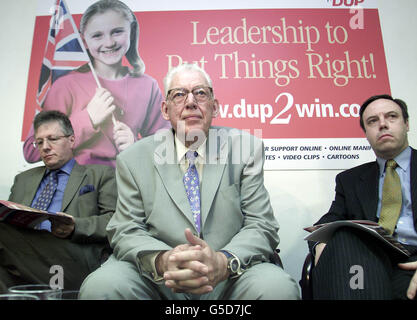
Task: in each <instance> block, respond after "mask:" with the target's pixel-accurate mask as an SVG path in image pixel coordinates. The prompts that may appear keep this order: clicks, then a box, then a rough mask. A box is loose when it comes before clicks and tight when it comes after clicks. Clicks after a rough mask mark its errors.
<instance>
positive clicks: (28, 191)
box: [22, 166, 46, 206]
mask: <svg viewBox="0 0 417 320" xmlns="http://www.w3.org/2000/svg"><path fill="white" fill-rule="evenodd" d="M45 171H46V167H44V166H43V167H39V169H38V170H37V171H36V172H35V174H34V175H33V177H32V178H31V179H30V180H28V182H27V183H25V187H24V190H25V194H24V195H23V201H22V204H24V205H27V206H30V205H31V204H32V201H33V199H34V198H35V195H36V191H38V188H39V185H40V183H41V181H42V178H43V176H44V174H45Z"/></svg>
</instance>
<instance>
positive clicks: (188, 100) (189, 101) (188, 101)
mask: <svg viewBox="0 0 417 320" xmlns="http://www.w3.org/2000/svg"><path fill="white" fill-rule="evenodd" d="M190 96H191V97H190ZM184 104H185V107H186V108H196V106H197V105H196V101H195V98H194V95H193V93H192V92H189V93H188V95H187V96H186V97H185V101H184Z"/></svg>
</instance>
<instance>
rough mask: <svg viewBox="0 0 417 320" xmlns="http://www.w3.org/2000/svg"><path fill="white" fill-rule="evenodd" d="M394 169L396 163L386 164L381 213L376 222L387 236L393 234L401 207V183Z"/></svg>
mask: <svg viewBox="0 0 417 320" xmlns="http://www.w3.org/2000/svg"><path fill="white" fill-rule="evenodd" d="M396 167H397V163H396V162H395V161H394V160H388V161H387V162H386V165H385V178H384V186H383V189H382V205H381V213H380V217H379V222H378V223H379V224H380V225H381V226H382V227H383V228H384V229H385V230H387V231H388V232H389V234H393V233H394V230H395V226H396V224H397V220H398V218H399V216H400V212H401V205H402V193H401V182H400V177H399V176H398V173H397V172H396V171H395V168H396Z"/></svg>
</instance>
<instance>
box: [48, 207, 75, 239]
mask: <svg viewBox="0 0 417 320" xmlns="http://www.w3.org/2000/svg"><path fill="white" fill-rule="evenodd" d="M56 215H57V216H58V217H57V218H56V219H54V218H50V221H51V233H52V234H53V235H54V236H55V237H58V238H61V239H65V238H68V237H69V236H70V235H71V234H72V232H73V231H74V229H75V220H74V217H73V216H71V215H69V214H66V213H64V212H57V213H56ZM59 216H62V217H69V218H71V222H70V223H64V222H63V221H62V220H61V219H59Z"/></svg>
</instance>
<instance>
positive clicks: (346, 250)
mask: <svg viewBox="0 0 417 320" xmlns="http://www.w3.org/2000/svg"><path fill="white" fill-rule="evenodd" d="M360 125H361V127H362V129H363V130H364V132H365V135H366V138H367V140H368V141H369V143H370V145H371V147H372V149H373V151H374V152H375V155H376V156H377V159H376V161H374V162H370V163H365V164H363V165H360V166H357V167H355V168H352V169H349V170H346V171H344V172H342V173H340V174H338V175H337V177H336V196H335V199H334V201H333V203H332V205H331V207H330V210H329V212H328V213H327V214H325V215H324V216H323V217H322V218H321V219H320V220H319V221H318V222H317V223H316V224H321V223H328V222H332V221H337V220H371V221H377V222H378V223H379V224H380V225H381V226H382V227H384V229H386V230H387V231H388V232H389V233H390V234H392V235H393V236H394V237H395V238H396V239H397V240H398V241H399V242H400V243H402V244H403V245H404V246H405V247H406V249H408V251H409V252H410V253H411V256H410V257H409V258H408V259H407V258H405V259H404V258H400V257H399V256H398V255H396V254H395V253H394V252H391V251H390V250H389V249H387V248H386V247H384V246H383V245H381V243H380V242H378V241H376V240H375V239H374V238H372V237H371V236H369V235H367V234H366V233H364V232H362V231H358V230H356V229H354V228H340V229H338V230H337V231H336V232H335V234H334V235H333V236H332V239H331V240H330V241H328V242H327V244H324V243H309V245H310V249H311V251H312V253H313V255H315V267H314V268H313V273H312V286H313V298H314V299H407V298H408V299H415V298H416V291H417V272H416V269H417V261H416V260H417V255H416V253H417V200H416V199H417V151H416V150H415V149H413V148H411V147H410V146H409V144H408V137H407V132H408V130H409V123H408V111H407V105H406V104H405V102H404V101H402V100H400V99H393V98H392V97H391V96H389V95H377V96H373V97H371V98H369V99H368V100H367V101H365V102H364V103H363V105H362V106H361V109H360Z"/></svg>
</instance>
